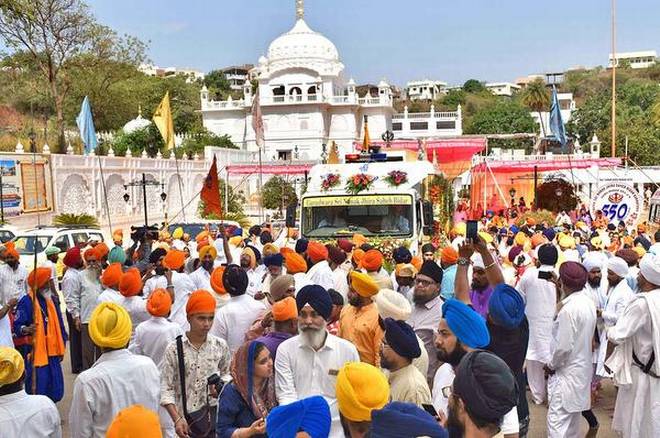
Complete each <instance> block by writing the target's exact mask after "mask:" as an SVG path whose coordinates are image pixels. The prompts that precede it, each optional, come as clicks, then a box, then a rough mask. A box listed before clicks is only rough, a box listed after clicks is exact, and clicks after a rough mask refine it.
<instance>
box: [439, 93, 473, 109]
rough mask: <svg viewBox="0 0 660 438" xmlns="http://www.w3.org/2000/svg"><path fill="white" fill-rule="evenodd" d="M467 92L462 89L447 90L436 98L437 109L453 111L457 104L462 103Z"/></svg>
mask: <svg viewBox="0 0 660 438" xmlns="http://www.w3.org/2000/svg"><path fill="white" fill-rule="evenodd" d="M466 99H467V93H466V92H465V91H463V90H449V91H448V92H447V94H445V95H444V96H442V97H441V98H440V99H438V100H437V104H436V109H437V110H439V111H455V110H456V108H457V107H458V105H464V104H465V101H466Z"/></svg>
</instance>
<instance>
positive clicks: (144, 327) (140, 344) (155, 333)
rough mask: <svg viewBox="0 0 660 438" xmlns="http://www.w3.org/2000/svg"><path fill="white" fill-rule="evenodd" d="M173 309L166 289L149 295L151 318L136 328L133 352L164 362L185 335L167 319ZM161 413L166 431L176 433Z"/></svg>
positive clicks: (156, 362)
mask: <svg viewBox="0 0 660 438" xmlns="http://www.w3.org/2000/svg"><path fill="white" fill-rule="evenodd" d="M171 309H172V297H171V296H170V293H169V292H167V291H166V290H165V289H156V290H155V291H153V292H152V293H151V295H149V299H148V300H147V312H149V314H150V315H151V318H149V319H148V320H146V321H144V322H142V323H141V324H140V325H138V326H137V327H136V328H135V336H134V337H133V340H132V341H131V345H130V346H129V350H131V352H133V353H135V354H141V355H143V356H148V357H150V358H151V360H153V361H154V363H155V364H160V363H161V362H162V360H163V357H164V355H165V350H166V349H167V346H168V345H169V344H171V343H173V342H174V340H175V339H176V337H177V336H179V335H182V334H183V330H182V329H181V326H180V325H179V324H177V323H175V322H171V321H169V320H168V319H167V317H168V316H169V315H170V310H171ZM161 413H162V415H161V417H162V418H163V422H164V426H166V427H165V429H170V430H171V431H172V433H174V430H173V429H174V425H173V424H172V423H171V422H170V421H166V420H169V417H168V415H167V413H166V412H165V410H164V409H163V408H161ZM165 423H167V424H165ZM168 436H169V435H168Z"/></svg>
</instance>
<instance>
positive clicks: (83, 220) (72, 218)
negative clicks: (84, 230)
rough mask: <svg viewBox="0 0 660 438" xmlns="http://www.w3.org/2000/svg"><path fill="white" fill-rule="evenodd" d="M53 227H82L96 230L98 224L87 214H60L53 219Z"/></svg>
mask: <svg viewBox="0 0 660 438" xmlns="http://www.w3.org/2000/svg"><path fill="white" fill-rule="evenodd" d="M53 225H54V226H56V227H66V226H71V225H78V226H80V225H83V226H86V227H92V228H98V226H99V222H98V220H97V219H96V218H95V217H94V216H91V215H89V214H70V213H62V214H58V215H57V216H55V217H54V218H53Z"/></svg>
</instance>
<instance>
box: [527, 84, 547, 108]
mask: <svg viewBox="0 0 660 438" xmlns="http://www.w3.org/2000/svg"><path fill="white" fill-rule="evenodd" d="M521 101H522V104H523V105H525V106H527V108H529V109H530V110H532V111H549V110H550V91H549V90H548V88H547V87H546V86H545V81H544V80H543V79H541V78H537V79H535V80H533V81H532V82H531V83H529V84H528V85H527V86H526V87H525V89H524V90H523V91H522V93H521Z"/></svg>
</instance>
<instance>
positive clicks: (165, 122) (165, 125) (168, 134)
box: [153, 91, 175, 149]
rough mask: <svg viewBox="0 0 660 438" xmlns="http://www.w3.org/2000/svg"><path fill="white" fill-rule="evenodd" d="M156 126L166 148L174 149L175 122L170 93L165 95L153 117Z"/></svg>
mask: <svg viewBox="0 0 660 438" xmlns="http://www.w3.org/2000/svg"><path fill="white" fill-rule="evenodd" d="M153 121H154V124H155V125H156V127H157V128H158V130H159V131H160V135H162V136H163V141H164V142H165V147H166V148H167V149H174V146H175V144H174V122H173V120H172V110H171V108H170V92H169V91H168V92H166V93H165V97H163V100H161V102H160V105H158V108H156V112H155V113H154V117H153Z"/></svg>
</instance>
